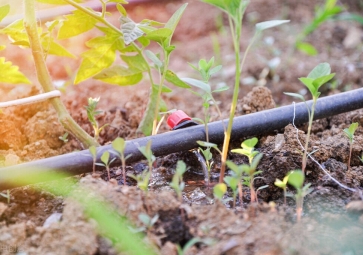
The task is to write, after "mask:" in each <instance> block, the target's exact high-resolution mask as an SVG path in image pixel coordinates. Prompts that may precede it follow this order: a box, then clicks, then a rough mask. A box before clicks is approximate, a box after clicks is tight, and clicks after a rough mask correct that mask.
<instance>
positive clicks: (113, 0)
mask: <svg viewBox="0 0 363 255" xmlns="http://www.w3.org/2000/svg"><path fill="white" fill-rule="evenodd" d="M107 2H109V3H118V4H128V3H129V2H127V1H126V0H108V1H107Z"/></svg>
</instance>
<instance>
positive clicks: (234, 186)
mask: <svg viewBox="0 0 363 255" xmlns="http://www.w3.org/2000/svg"><path fill="white" fill-rule="evenodd" d="M230 163H232V162H231V161H227V166H228V167H229V168H231V167H230V165H229V164H230ZM237 167H238V166H237ZM241 178H242V175H241V177H239V176H237V175H233V176H226V177H224V182H225V183H227V185H228V187H230V188H231V190H232V194H233V195H232V196H233V208H235V207H236V199H237V195H238V193H239V192H240V200H241V203H242V185H241V182H240V180H241Z"/></svg>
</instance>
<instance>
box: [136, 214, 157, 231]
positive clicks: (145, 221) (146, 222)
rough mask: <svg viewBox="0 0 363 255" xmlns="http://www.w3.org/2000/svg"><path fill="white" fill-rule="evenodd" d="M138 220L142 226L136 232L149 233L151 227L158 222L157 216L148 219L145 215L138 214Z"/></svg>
mask: <svg viewBox="0 0 363 255" xmlns="http://www.w3.org/2000/svg"><path fill="white" fill-rule="evenodd" d="M138 218H139V220H140V221H141V223H142V224H143V225H144V226H142V227H140V228H138V229H137V230H136V232H141V231H145V230H146V231H150V230H151V229H152V228H153V226H154V225H155V223H156V222H157V221H158V219H159V214H155V215H154V217H150V216H149V215H147V214H146V213H140V214H139V215H138Z"/></svg>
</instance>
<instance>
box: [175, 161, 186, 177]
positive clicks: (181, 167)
mask: <svg viewBox="0 0 363 255" xmlns="http://www.w3.org/2000/svg"><path fill="white" fill-rule="evenodd" d="M186 171H187V165H186V164H185V163H184V161H182V160H178V162H177V163H176V173H177V174H178V175H179V176H182V175H183V174H184V173H185V172H186Z"/></svg>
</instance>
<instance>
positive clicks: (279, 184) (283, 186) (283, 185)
mask: <svg viewBox="0 0 363 255" xmlns="http://www.w3.org/2000/svg"><path fill="white" fill-rule="evenodd" d="M288 179H289V176H288V175H286V176H285V177H284V179H283V180H282V181H281V180H280V179H277V178H276V181H275V183H274V184H275V185H276V186H277V187H279V188H281V189H282V190H283V191H284V205H286V189H287V181H288Z"/></svg>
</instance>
